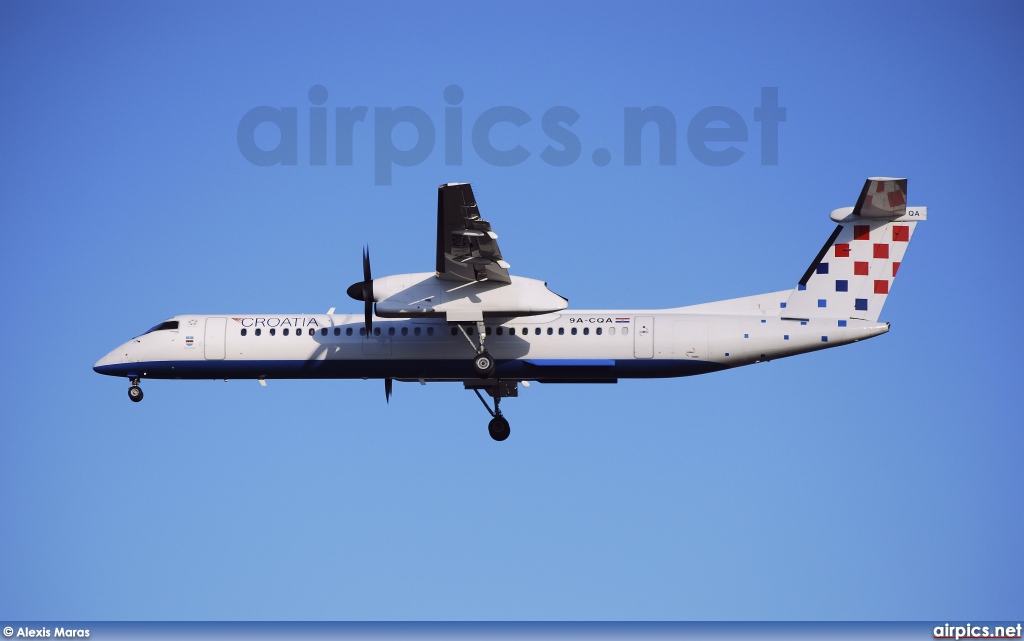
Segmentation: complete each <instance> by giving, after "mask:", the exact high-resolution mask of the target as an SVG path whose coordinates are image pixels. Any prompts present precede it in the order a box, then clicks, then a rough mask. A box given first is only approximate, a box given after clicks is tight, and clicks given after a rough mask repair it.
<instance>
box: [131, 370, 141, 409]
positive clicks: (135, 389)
mask: <svg viewBox="0 0 1024 641" xmlns="http://www.w3.org/2000/svg"><path fill="white" fill-rule="evenodd" d="M128 398H130V399H132V401H134V402H136V403H138V402H139V401H141V400H142V388H141V387H139V377H138V376H136V377H134V378H132V386H131V387H129V388H128Z"/></svg>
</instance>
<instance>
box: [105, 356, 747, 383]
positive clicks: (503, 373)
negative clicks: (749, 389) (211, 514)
mask: <svg viewBox="0 0 1024 641" xmlns="http://www.w3.org/2000/svg"><path fill="white" fill-rule="evenodd" d="M726 367H727V366H726V365H723V364H720V363H709V362H706V361H694V360H667V359H637V360H603V359H602V360H593V361H588V360H576V359H574V360H564V361H559V360H547V361H536V362H531V361H523V360H507V361H498V362H497V369H496V372H495V374H494V375H495V377H497V378H508V379H518V380H545V379H548V380H558V379H565V380H586V379H589V378H592V379H595V380H601V379H608V378H662V377H675V376H692V375H694V374H704V373H707V372H714V371H718V370H721V369H726ZM93 369H95V370H96V371H97V372H99V373H100V374H106V375H108V376H129V377H130V376H140V377H143V378H170V379H175V378H180V379H217V378H403V379H405V378H408V379H421V378H422V379H475V378H476V377H477V376H476V373H475V372H474V370H473V364H472V361H470V360H469V359H459V360H424V359H408V360H401V359H394V360H391V359H388V360H372V359H370V360H324V361H306V360H208V361H193V360H188V361H148V362H135V363H117V364H110V365H100V366H97V367H94V368H93Z"/></svg>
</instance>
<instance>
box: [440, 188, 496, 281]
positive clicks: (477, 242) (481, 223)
mask: <svg viewBox="0 0 1024 641" xmlns="http://www.w3.org/2000/svg"><path fill="white" fill-rule="evenodd" d="M508 267H509V265H508V263H507V262H505V260H504V259H503V258H502V255H501V250H500V249H498V235H497V234H496V233H494V231H493V230H491V224H490V223H489V222H487V221H486V220H484V219H483V218H481V217H480V209H479V208H478V207H477V204H476V197H475V196H474V195H473V188H472V187H471V186H470V185H469V183H447V184H444V185H441V186H440V187H438V188H437V277H438V278H440V279H441V280H454V281H461V282H480V281H488V282H492V283H506V284H508V283H511V282H512V279H511V278H510V277H509V275H508Z"/></svg>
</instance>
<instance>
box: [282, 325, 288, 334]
mask: <svg viewBox="0 0 1024 641" xmlns="http://www.w3.org/2000/svg"><path fill="white" fill-rule="evenodd" d="M287 335H288V328H287V327H285V328H284V329H282V330H281V336H287Z"/></svg>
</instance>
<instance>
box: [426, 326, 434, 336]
mask: <svg viewBox="0 0 1024 641" xmlns="http://www.w3.org/2000/svg"><path fill="white" fill-rule="evenodd" d="M433 335H434V328H433V327H428V328H427V336H433Z"/></svg>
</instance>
